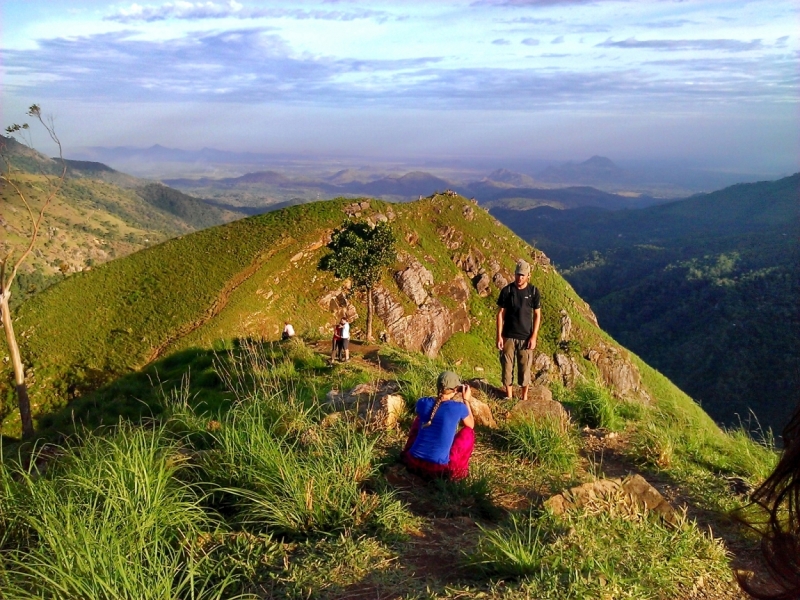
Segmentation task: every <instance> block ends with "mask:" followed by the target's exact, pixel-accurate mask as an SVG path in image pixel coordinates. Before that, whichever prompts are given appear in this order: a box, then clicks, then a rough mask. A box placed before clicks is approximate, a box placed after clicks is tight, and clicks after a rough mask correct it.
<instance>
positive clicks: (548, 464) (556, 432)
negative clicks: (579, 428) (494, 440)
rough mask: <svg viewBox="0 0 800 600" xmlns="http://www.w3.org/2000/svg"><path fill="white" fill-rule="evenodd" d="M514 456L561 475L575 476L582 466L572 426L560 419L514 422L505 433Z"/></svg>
mask: <svg viewBox="0 0 800 600" xmlns="http://www.w3.org/2000/svg"><path fill="white" fill-rule="evenodd" d="M502 435H503V437H504V439H505V442H506V444H507V446H508V449H509V451H510V452H511V454H513V455H514V456H518V457H520V458H526V459H528V460H532V461H535V462H537V463H539V465H541V466H542V467H543V468H545V469H548V470H553V471H558V472H560V473H564V472H571V471H572V470H573V469H574V468H575V465H576V464H577V462H578V440H577V438H576V436H575V432H574V431H573V430H572V428H571V427H570V426H569V422H568V421H566V420H563V419H560V418H558V417H546V418H542V419H536V420H532V419H514V420H511V421H509V422H508V423H507V424H506V425H505V427H504V429H503V432H502Z"/></svg>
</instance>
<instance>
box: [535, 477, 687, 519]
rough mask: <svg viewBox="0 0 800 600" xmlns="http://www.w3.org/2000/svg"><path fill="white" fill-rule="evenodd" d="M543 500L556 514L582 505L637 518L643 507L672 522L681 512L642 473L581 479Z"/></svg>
mask: <svg viewBox="0 0 800 600" xmlns="http://www.w3.org/2000/svg"><path fill="white" fill-rule="evenodd" d="M544 504H545V506H546V507H548V508H549V509H550V510H552V511H553V512H554V513H555V514H557V515H561V514H564V513H565V512H567V511H570V510H575V509H580V508H583V509H588V510H592V511H605V512H608V513H611V514H614V515H618V516H623V517H628V518H631V519H633V520H636V519H640V518H641V517H642V509H647V510H649V511H652V512H655V513H656V514H658V515H660V516H661V518H663V519H664V520H665V521H666V522H667V523H670V524H672V525H675V524H677V523H678V522H679V520H680V514H679V513H678V512H677V511H676V510H675V509H674V508H673V507H672V505H671V504H670V503H669V502H667V501H666V500H665V499H664V497H663V496H662V495H661V494H660V493H659V491H658V490H657V489H655V488H654V487H653V486H652V485H650V484H649V483H648V482H647V480H646V479H645V478H644V477H642V476H641V475H632V476H630V477H626V478H625V479H599V480H597V481H592V482H590V483H584V484H583V485H579V486H577V487H574V488H571V489H570V490H568V491H566V492H563V493H561V494H557V495H555V496H552V497H551V498H549V499H548V500H546V501H545V503H544Z"/></svg>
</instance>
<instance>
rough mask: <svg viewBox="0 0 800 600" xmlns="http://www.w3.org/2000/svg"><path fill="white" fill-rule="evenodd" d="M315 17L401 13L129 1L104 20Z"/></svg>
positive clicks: (328, 18)
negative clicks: (124, 6) (155, 3)
mask: <svg viewBox="0 0 800 600" xmlns="http://www.w3.org/2000/svg"><path fill="white" fill-rule="evenodd" d="M226 18H234V19H264V18H266V19H280V18H289V19H299V20H304V19H315V20H326V21H354V20H357V19H376V20H378V21H381V22H383V21H387V20H389V19H396V20H400V19H403V18H404V17H395V16H393V15H392V14H391V13H388V12H386V11H382V10H371V9H365V8H359V9H351V10H304V9H300V8H258V9H254V8H247V7H245V6H244V5H242V4H240V3H239V2H237V1H236V0H228V1H227V2H211V1H209V2H188V1H184V0H178V1H176V2H166V3H164V4H159V5H141V4H136V3H134V4H131V5H130V7H128V8H120V9H118V10H117V11H116V12H114V13H111V14H109V15H106V16H105V17H104V19H105V20H106V21H116V22H119V23H138V22H145V23H150V22H154V21H166V20H169V19H177V20H187V21H199V20H205V19H226Z"/></svg>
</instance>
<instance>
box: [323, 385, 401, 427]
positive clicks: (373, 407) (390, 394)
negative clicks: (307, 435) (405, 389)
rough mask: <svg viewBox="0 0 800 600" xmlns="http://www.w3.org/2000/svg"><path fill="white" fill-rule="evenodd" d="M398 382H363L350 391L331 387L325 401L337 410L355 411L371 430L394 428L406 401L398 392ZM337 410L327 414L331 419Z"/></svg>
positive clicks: (328, 418) (331, 419) (333, 418)
mask: <svg viewBox="0 0 800 600" xmlns="http://www.w3.org/2000/svg"><path fill="white" fill-rule="evenodd" d="M399 390H400V385H399V384H398V383H397V382H396V381H382V380H381V381H376V382H373V383H361V384H359V385H357V386H355V387H354V388H352V389H351V390H349V391H347V392H340V391H339V390H331V391H330V392H328V394H327V395H326V396H325V402H326V403H327V404H328V405H329V406H330V407H332V408H334V409H336V410H337V411H355V412H356V414H357V415H358V417H359V419H361V420H362V421H363V422H364V424H365V426H366V427H368V428H372V429H392V428H394V427H396V426H397V422H398V419H399V418H400V417H402V415H403V413H404V412H405V410H406V408H405V400H403V397H402V396H400V395H399V394H398V393H397V392H398V391H399ZM335 414H336V413H332V414H331V415H328V417H326V419H327V420H328V421H329V422H330V421H333V420H335V418H336V417H333V416H332V415H335Z"/></svg>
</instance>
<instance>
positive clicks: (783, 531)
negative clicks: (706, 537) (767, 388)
mask: <svg viewBox="0 0 800 600" xmlns="http://www.w3.org/2000/svg"><path fill="white" fill-rule="evenodd" d="M750 501H751V503H752V504H755V505H758V506H759V507H760V508H761V509H762V510H761V511H758V512H757V511H748V512H746V513H742V512H740V513H739V517H740V518H743V520H744V521H745V522H747V520H748V519H752V520H753V521H751V523H752V525H751V526H752V528H753V529H754V530H755V532H756V533H757V534H758V535H759V536H761V552H762V554H763V558H764V560H763V563H762V564H764V565H765V566H766V572H765V573H764V572H761V573H758V575H757V576H754V574H753V573H751V572H749V571H737V572H736V579H737V580H738V581H739V585H740V586H741V587H742V588H743V589H744V590H745V591H746V592H747V593H748V594H750V595H751V596H752V597H753V598H759V599H761V600H789V599H791V598H795V599H796V598H800V403H799V404H798V405H797V407H796V408H795V409H794V414H793V415H792V418H791V419H790V420H789V423H788V424H787V425H786V427H785V428H784V430H783V453H782V455H781V458H780V460H779V461H778V464H777V465H775V470H774V471H773V472H772V474H771V475H770V476H769V477H767V479H766V480H765V481H764V483H762V484H761V485H760V486H759V487H758V488H757V489H756V491H755V492H753V493H752V494H750ZM762 571H763V569H762Z"/></svg>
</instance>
